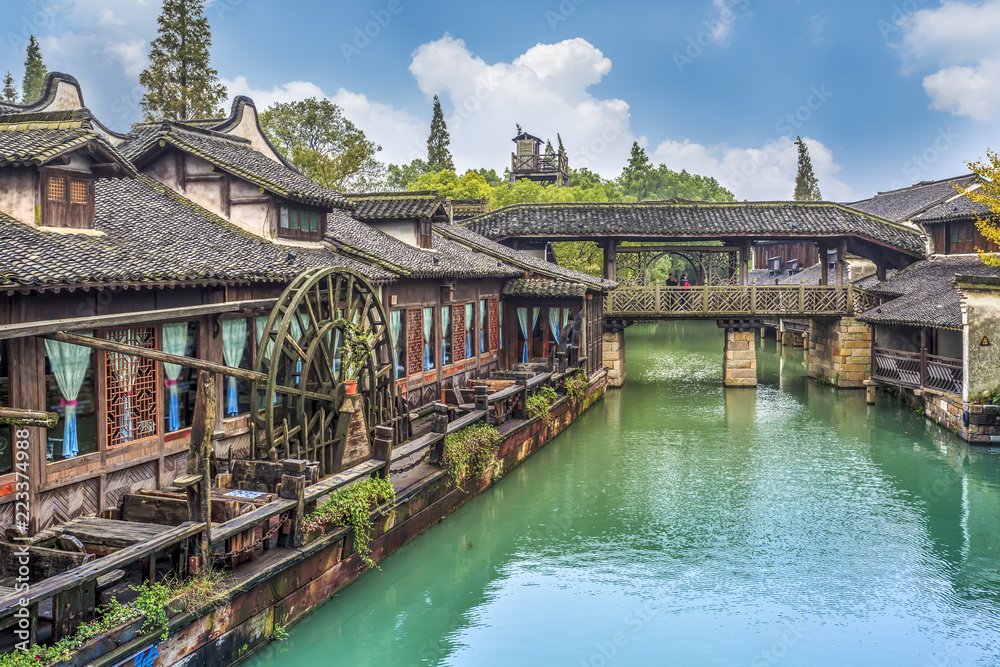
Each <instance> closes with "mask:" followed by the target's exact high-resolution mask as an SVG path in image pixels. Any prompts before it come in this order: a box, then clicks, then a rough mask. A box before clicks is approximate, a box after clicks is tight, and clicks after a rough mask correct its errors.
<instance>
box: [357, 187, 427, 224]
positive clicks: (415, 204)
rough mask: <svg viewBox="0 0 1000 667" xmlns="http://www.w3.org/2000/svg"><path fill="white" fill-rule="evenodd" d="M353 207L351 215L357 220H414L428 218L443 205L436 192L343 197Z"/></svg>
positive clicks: (363, 194) (379, 193) (372, 193)
mask: <svg viewBox="0 0 1000 667" xmlns="http://www.w3.org/2000/svg"><path fill="white" fill-rule="evenodd" d="M344 196H345V197H346V198H347V199H348V201H350V202H352V203H353V204H354V205H355V208H354V212H353V215H354V217H355V218H357V219H358V220H363V221H365V222H374V221H376V220H416V219H420V218H430V217H432V216H434V214H436V213H438V212H439V211H440V212H441V213H442V214H444V211H443V210H441V209H442V207H443V206H444V204H443V203H442V202H441V200H440V199H438V196H437V192H434V191H433V190H428V191H424V192H369V193H360V194H346V195H344Z"/></svg>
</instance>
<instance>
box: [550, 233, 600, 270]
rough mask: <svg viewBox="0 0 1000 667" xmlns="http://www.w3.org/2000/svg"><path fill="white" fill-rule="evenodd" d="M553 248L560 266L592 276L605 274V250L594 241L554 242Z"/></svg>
mask: <svg viewBox="0 0 1000 667" xmlns="http://www.w3.org/2000/svg"><path fill="white" fill-rule="evenodd" d="M552 250H553V252H555V255H556V262H557V263H558V264H559V266H564V267H566V268H567V269H573V270H574V271H579V272H581V273H586V274H589V275H592V276H597V277H601V276H603V275H604V250H603V249H602V248H601V247H600V246H599V245H597V244H596V243H594V242H593V241H563V242H560V243H553V244H552Z"/></svg>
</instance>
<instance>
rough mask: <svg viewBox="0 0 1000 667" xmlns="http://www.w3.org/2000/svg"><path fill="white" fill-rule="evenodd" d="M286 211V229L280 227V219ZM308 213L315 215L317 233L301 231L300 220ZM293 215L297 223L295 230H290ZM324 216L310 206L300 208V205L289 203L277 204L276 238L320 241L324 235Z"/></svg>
mask: <svg viewBox="0 0 1000 667" xmlns="http://www.w3.org/2000/svg"><path fill="white" fill-rule="evenodd" d="M286 211H287V212H288V217H289V224H288V227H282V226H281V219H282V217H283V215H284V213H285V212H286ZM310 213H315V214H316V217H317V221H316V229H317V231H315V232H312V231H307V232H304V231H302V220H303V218H304V217H305V216H307V215H308V214H310ZM293 214H294V215H295V217H296V222H297V227H296V228H295V229H292V226H291V218H292V215H293ZM326 215H327V212H326V211H324V210H322V209H318V208H314V207H311V206H302V205H300V204H292V203H291V202H279V203H278V204H277V220H278V224H277V229H278V238H279V239H286V240H289V241H313V242H319V241H322V240H323V236H324V235H325V234H326Z"/></svg>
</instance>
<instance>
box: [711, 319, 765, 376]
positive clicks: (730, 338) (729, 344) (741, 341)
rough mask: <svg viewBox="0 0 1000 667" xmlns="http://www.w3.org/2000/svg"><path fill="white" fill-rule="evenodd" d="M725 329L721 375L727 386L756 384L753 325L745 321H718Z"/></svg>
mask: <svg viewBox="0 0 1000 667" xmlns="http://www.w3.org/2000/svg"><path fill="white" fill-rule="evenodd" d="M719 326H720V327H723V328H725V330H726V348H725V353H724V356H723V360H722V377H723V381H724V382H725V385H726V386H727V387H756V386H757V343H756V339H755V337H754V336H755V334H754V327H758V326H759V324H757V323H753V322H747V323H745V326H744V325H735V326H734V325H733V324H729V323H723V322H719Z"/></svg>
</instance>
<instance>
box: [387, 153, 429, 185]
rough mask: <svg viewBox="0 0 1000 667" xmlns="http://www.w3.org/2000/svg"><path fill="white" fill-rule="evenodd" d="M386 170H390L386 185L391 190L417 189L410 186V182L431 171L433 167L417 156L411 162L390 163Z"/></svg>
mask: <svg viewBox="0 0 1000 667" xmlns="http://www.w3.org/2000/svg"><path fill="white" fill-rule="evenodd" d="M386 171H387V172H388V176H387V178H386V187H387V188H389V189H390V190H394V191H399V190H414V189H416V188H411V187H409V186H410V183H412V182H414V181H415V180H417V178H418V177H419V176H423V175H424V174H427V173H430V171H431V168H430V167H429V166H427V163H426V162H424V161H423V160H421V159H420V158H417V159H416V160H414V161H413V162H411V163H410V164H401V165H395V164H390V165H389V167H388V168H387V169H386Z"/></svg>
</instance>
